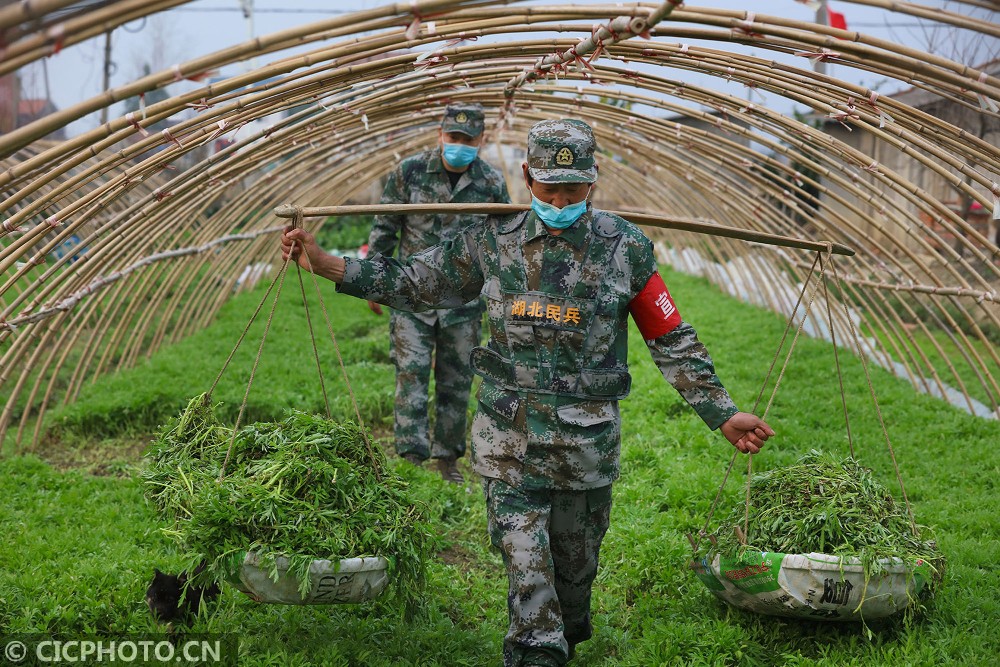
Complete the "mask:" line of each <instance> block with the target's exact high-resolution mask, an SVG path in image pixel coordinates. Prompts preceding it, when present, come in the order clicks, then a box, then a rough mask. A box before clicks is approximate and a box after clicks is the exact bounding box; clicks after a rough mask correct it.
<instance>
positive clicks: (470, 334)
mask: <svg viewBox="0 0 1000 667" xmlns="http://www.w3.org/2000/svg"><path fill="white" fill-rule="evenodd" d="M483 124H484V123H483V108H482V107H481V106H480V105H478V104H451V105H449V106H448V107H447V108H446V110H445V115H444V119H443V120H442V121H441V129H440V131H439V142H440V143H439V145H438V146H437V147H436V148H434V149H433V150H428V151H424V152H422V153H418V154H417V155H413V156H411V157H408V158H406V159H405V160H403V162H402V163H401V164H400V165H399V166H398V167H396V169H395V170H394V171H393V172H392V174H390V176H389V180H388V182H387V183H386V185H385V191H384V192H383V193H382V203H383V204H426V203H438V202H452V203H459V202H461V203H483V202H502V203H507V202H510V197H509V195H508V194H507V185H506V184H505V183H504V179H503V176H501V175H500V173H499V172H498V171H497V170H496V169H494V168H492V167H491V166H490V165H488V164H487V163H486V162H484V161H483V160H481V159H479V158H478V156H477V152H478V149H479V146H480V145H481V144H482V141H483ZM484 218H485V216H475V215H461V216H460V215H380V216H378V217H376V218H375V224H374V226H373V227H372V231H371V235H370V236H369V237H368V252H369V256H372V255H375V254H376V253H377V254H381V255H382V256H383V257H392V255H393V252H394V251H395V250H396V249H397V247H398V249H399V254H398V257H399V259H400V261H404V260H406V259H407V258H408V257H410V256H411V255H414V254H416V253H418V252H420V251H422V250H424V249H426V248H429V247H431V246H434V245H437V244H438V243H441V242H442V241H447V240H449V239H451V238H454V237H455V236H456V235H457V234H458V232H459V231H460V230H461V229H462V228H463V227H465V226H466V225H469V224H471V223H473V222H476V221H478V220H482V219H484ZM368 306H369V307H370V308H371V309H372V311H373V312H374V313H375V314H377V315H381V314H382V308H381V306H380V305H379V304H377V303H375V302H374V301H369V302H368ZM482 312H483V309H482V301H481V299H479V298H478V297H477V298H473V299H472V300H470V301H469V303H464V304H459V305H457V306H456V307H453V308H447V309H444V310H430V311H426V312H421V313H409V312H403V311H400V310H393V312H392V315H391V316H390V317H391V319H390V322H389V332H390V342H389V345H390V348H389V349H390V354H391V358H392V362H393V364H394V365H395V367H396V404H395V429H394V432H395V433H394V434H395V444H396V453H397V454H399V455H400V456H402V457H404V458H405V459H406V460H408V461H409V462H410V463H413V464H415V465H420V464H421V463H422V462H423V461H424V460H425V459H427V458H428V457H432V458H434V459H437V462H438V470H439V471H440V473H441V476H442V477H444V479H445V480H447V481H451V482H456V483H460V482H462V481H463V480H462V474H461V472H459V470H458V467H457V465H456V461H457V460H458V459H459V458H460V457H461V456H462V455H463V454H465V427H466V423H467V419H466V415H467V411H468V406H469V389H470V387H471V386H472V369H471V368H469V355H470V354H471V353H472V349H473V348H474V347H475V346H476V345H478V344H479V332H480V322H481V319H482ZM432 358H433V359H434V364H433V367H434V383H435V399H436V404H435V407H436V409H435V420H434V438H433V443H432V442H429V441H428V433H429V426H428V421H429V419H428V409H427V403H428V400H427V396H428V391H429V383H430V373H431V359H432Z"/></svg>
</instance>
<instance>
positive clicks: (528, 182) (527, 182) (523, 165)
mask: <svg viewBox="0 0 1000 667" xmlns="http://www.w3.org/2000/svg"><path fill="white" fill-rule="evenodd" d="M521 172H522V173H523V174H524V184H525V185H527V186H528V189H529V190H530V189H531V180H532V179H531V174H529V173H528V163H527V162H522V163H521Z"/></svg>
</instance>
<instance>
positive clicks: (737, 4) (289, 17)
mask: <svg viewBox="0 0 1000 667" xmlns="http://www.w3.org/2000/svg"><path fill="white" fill-rule="evenodd" d="M253 4H254V9H255V11H254V14H253V21H252V25H251V22H250V21H248V20H247V19H245V18H244V16H243V13H242V12H241V11H240V1H239V0H197V1H196V2H191V3H188V4H187V5H184V6H182V7H179V8H176V9H173V10H171V11H169V12H165V13H161V14H158V15H155V16H153V17H150V18H148V19H147V20H141V21H136V22H133V23H130V24H127V25H125V26H123V27H122V28H119V29H117V30H115V31H114V33H113V35H112V62H113V63H114V73H113V75H112V77H111V87H112V88H114V87H117V86H121V85H123V84H125V83H127V82H128V81H131V80H134V79H136V78H138V77H139V76H141V75H142V68H143V64H144V63H146V62H149V61H150V59H151V55H152V54H153V53H158V54H159V59H160V60H163V61H164V62H159V63H156V62H154V63H152V64H153V65H154V70H155V69H163V68H166V67H170V66H171V65H173V64H174V63H178V62H184V61H186V60H190V59H191V58H193V57H196V56H200V55H204V54H207V53H212V52H214V51H217V50H220V49H222V48H225V47H227V46H230V45H233V44H238V43H240V42H243V41H246V40H247V39H249V38H250V36H251V32H252V34H253V35H258V36H259V35H266V34H269V33H272V32H276V31H279V30H284V29H286V28H290V27H293V26H295V25H299V24H303V23H312V22H314V21H319V20H323V19H327V18H330V17H331V16H332V15H334V14H337V13H345V12H350V11H357V10H360V9H370V8H372V7H378V6H381V5H385V4H389V2H388V1H387V0H284V1H282V0H255V2H254V3H253ZM523 4H548V5H553V4H561V3H559V2H558V1H555V0H549V2H530V3H523ZM573 4H578V5H582V4H594V0H575V2H574V3H573ZM599 4H608V3H607V2H604V3H599ZM688 4H689V5H692V6H694V5H697V6H702V7H716V8H724V9H737V10H742V9H745V8H746V7H747V6H748V5H752V4H759V3H747V2H746V0H704V1H703V2H698V3H688ZM925 4H936V5H939V6H940V5H942V4H945V3H944V2H942V1H938V2H934V1H933V0H931V1H929V2H928V1H927V0H925ZM830 8H831V9H833V10H835V11H838V12H840V13H842V14H844V15H845V17H846V19H847V24H848V28H849V29H851V30H858V31H860V32H866V33H870V34H872V35H874V36H877V37H880V38H882V39H889V40H893V41H901V42H905V43H907V44H910V45H911V46H913V45H915V42H916V41H919V39H920V38H921V34H922V31H921V30H920V29H919V28H918V27H917V21H916V19H913V18H911V17H908V16H902V15H898V14H896V15H894V14H889V13H887V12H884V11H882V10H880V9H875V8H871V7H865V6H861V5H853V4H848V3H845V2H836V1H834V0H831V2H830ZM760 13H762V14H764V13H766V14H770V15H780V16H785V17H788V18H791V19H796V20H812V19H813V17H814V16H815V12H814V11H813V10H812V9H810V8H809V7H807V6H806V5H805V4H802V3H800V2H796V1H795V0H770V2H768V3H767V8H766V9H762V10H760ZM527 37H528V36H527V35H520V34H519V35H516V36H515V37H514V38H515V39H525V38H527ZM158 42H160V45H159V46H157V43H158ZM716 46H717V47H718V48H723V49H729V50H732V49H736V48H740V47H738V46H737V45H734V44H732V43H728V42H727V43H726V44H722V45H718V44H717V45H716ZM746 51H747V52H748V53H751V54H754V53H755V52H754V50H753V49H752V48H748V49H746ZM755 54H756V55H760V56H762V57H767V58H774V57H775V55H774V54H773V53H772V52H768V51H766V50H757V52H756V53H755ZM276 57H277V56H276V55H274V54H272V55H269V56H265V57H264V58H263V59H262V60H261V61H260V62H259V63H257V64H259V65H264V64H266V62H268V61H270V60H272V59H274V58H276ZM797 60H799V61H800V62H799V63H797V64H799V65H800V66H806V65H808V63H806V62H805V61H804V60H803V59H797ZM103 63H104V39H103V37H102V38H99V39H94V40H91V41H89V42H85V43H82V44H79V45H75V46H72V47H69V48H66V49H64V50H63V51H61V52H60V53H59V54H57V55H55V56H52V57H50V58H48V59H47V60H46V62H45V63H44V66H43V64H42V63H36V64H34V65H32V66H30V67H28V68H25V70H24V71H22V72H21V74H22V86H23V88H24V96H25V97H45V90H46V85H45V83H46V81H45V75H46V70H47V77H48V89H49V90H50V91H51V93H50V94H51V97H52V99H53V101H54V102H55V104H56V106H57V107H59V108H65V107H67V106H70V105H72V104H75V103H77V102H80V101H82V100H84V99H88V98H90V97H93V96H94V95H97V94H98V93H100V92H101V90H102V71H103ZM968 64H975V63H968ZM246 67H247V66H246V65H231V66H229V67H227V68H225V69H224V70H223V71H222V72H221V74H222V75H224V76H229V75H233V74H237V73H239V72H240V71H242V70H243V69H246ZM829 73H830V74H832V75H834V76H837V77H839V78H843V79H846V80H848V81H851V82H852V83H858V84H861V85H865V86H877V87H879V90H880V91H881V92H883V93H891V92H894V91H895V90H898V89H900V88H901V87H903V86H902V85H901V84H895V83H894V82H891V83H889V84H886V83H885V82H882V83H880V82H879V81H878V79H877V78H876V77H875V76H874V75H872V74H870V73H866V72H856V71H853V70H851V69H850V68H847V67H844V66H833V67H832V68H831V69H830V70H829ZM672 75H673V74H672ZM684 76H685V75H683V74H677V78H684ZM687 76H696V75H687ZM696 82H699V83H703V84H704V83H705V80H704V79H703V80H702V81H696ZM177 85H180V84H177ZM177 85H175V86H173V87H171V88H170V90H171V92H172V93H174V94H176V93H178V92H181V90H180V89H177ZM191 85H193V84H191ZM709 85H710V86H711V87H714V88H716V89H719V88H722V87H723V86H725V85H726V84H725V83H724V82H719V81H718V80H714V81H713V82H711V83H709ZM728 85H729V86H730V87H731V88H724V90H725V91H726V92H730V93H733V94H737V95H745V94H746V93H745V90H746V89H744V88H743V87H742V86H737V85H735V84H728ZM741 91H742V92H741ZM768 104H769V105H770V106H772V107H773V108H776V109H777V110H779V111H781V112H782V113H791V111H792V105H791V104H790V103H787V102H784V101H782V100H774V99H771V100H769V101H768ZM121 113H123V112H122V111H121V108H120V107H118V108H117V109H115V110H113V112H112V114H113V115H120V114H121ZM97 123H98V115H97V114H92V115H91V116H88V117H87V118H85V119H82V120H80V121H78V122H76V123H73V124H72V125H71V126H70V128H69V134H71V135H72V134H76V133H79V132H82V131H85V130H88V129H91V128H93V127H95V126H96V125H97Z"/></svg>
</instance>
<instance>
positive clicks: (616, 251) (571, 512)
mask: <svg viewBox="0 0 1000 667" xmlns="http://www.w3.org/2000/svg"><path fill="white" fill-rule="evenodd" d="M594 149H595V141H594V136H593V133H592V132H591V130H590V128H589V127H588V126H587V125H586V124H584V123H582V122H581V121H575V120H559V121H543V122H541V123H538V124H536V125H535V126H534V127H533V128H532V129H531V131H530V133H529V134H528V161H527V162H526V163H525V164H524V165H523V167H522V168H523V171H524V177H525V182H526V183H527V185H528V188H529V189H530V190H531V193H532V210H531V211H529V212H525V213H521V214H517V215H512V216H506V217H493V218H489V219H487V220H486V221H485V222H483V223H480V224H478V225H476V226H473V227H469V228H467V229H465V230H463V231H462V233H461V234H460V235H459V236H458V237H456V238H455V239H454V240H452V241H450V242H448V243H445V244H442V245H439V246H436V247H434V248H431V249H430V250H428V251H426V252H424V253H422V254H420V255H419V256H417V257H415V258H412V259H411V260H410V261H409V262H406V263H398V262H394V261H391V260H385V259H380V260H376V261H373V262H371V261H358V260H353V259H344V258H339V257H333V256H331V255H328V254H326V253H323V252H322V251H321V250H320V249H319V248H318V247H316V245H315V242H314V241H313V240H312V238H311V236H310V235H309V234H308V233H306V232H304V231H303V230H291V228H289V231H286V233H285V235H284V236H283V238H282V246H283V253H284V256H285V257H288V256H289V255H290V254H295V255H296V257H297V260H298V262H299V263H300V265H306V264H307V261H306V259H305V258H303V257H301V253H298V251H296V253H292V244H293V240H294V241H297V242H299V243H301V244H303V245H302V246H301V247H304V248H305V249H306V252H307V253H308V255H309V259H310V260H311V262H312V267H313V270H314V271H315V272H316V273H318V274H319V275H323V276H326V277H328V278H330V279H331V280H334V281H335V282H337V283H339V284H340V286H339V288H338V289H339V290H340V291H342V292H345V293H347V294H352V295H355V296H360V297H362V298H367V299H373V300H376V301H379V302H381V303H387V304H390V305H392V306H393V307H395V308H399V309H404V310H421V309H426V308H432V307H437V306H442V305H444V306H450V305H454V304H458V303H463V302H464V301H467V300H468V299H469V298H471V297H472V296H473V295H475V294H478V293H480V292H482V293H483V294H485V295H486V298H487V311H488V317H489V326H490V340H489V342H488V344H487V345H486V347H479V348H476V350H475V352H474V353H473V357H472V366H473V369H474V370H475V372H476V373H477V374H478V375H480V376H481V377H482V378H483V382H482V385H481V387H480V389H479V395H478V399H479V409H478V410H477V412H476V416H475V419H474V420H473V424H472V434H473V435H472V466H473V468H474V469H475V470H476V471H477V472H479V473H480V474H481V475H483V477H484V489H485V494H486V503H487V516H488V520H489V531H490V536H491V539H492V541H493V543H494V544H495V545H496V546H497V547H498V548H499V549H500V551H501V553H502V555H503V560H504V564H505V566H506V569H507V576H508V581H509V589H508V597H507V605H508V613H509V618H510V626H509V629H508V632H507V636H506V638H505V640H504V664H505V665H507V666H508V667H511V666H514V665H563V664H565V662H566V661H567V660H568V659H569V658H571V657H572V656H573V651H574V647H575V646H576V644H578V643H579V642H582V641H584V640H586V639H588V638H590V636H591V632H592V630H591V623H590V598H591V588H592V584H593V581H594V577H595V575H596V573H597V563H598V553H599V550H600V545H601V540H602V539H603V537H604V533H605V531H606V530H607V528H608V520H609V516H610V509H611V485H612V482H614V481H615V479H617V478H618V474H619V449H620V437H621V429H620V419H619V412H618V401H619V400H620V399H622V398H625V396H626V395H627V394H628V391H629V385H630V380H631V378H630V376H629V373H628V364H627V358H626V357H627V349H628V348H627V338H628V316H629V315H630V314H631V316H632V318H633V319H634V320H635V322H636V325H637V326H638V329H639V331H640V332H641V333H642V335H643V338H644V339H645V340H646V344H647V346H648V348H649V350H650V352H651V354H652V356H653V359H654V361H655V362H656V364H657V366H658V367H659V368H660V370H661V372H662V373H663V376H664V378H666V380H667V381H668V382H669V383H670V384H672V385H673V386H674V387H675V388H676V389H677V391H678V392H680V394H681V396H683V397H684V399H685V400H686V401H687V402H688V403H689V404H690V405H691V406H692V407H693V408H694V410H695V411H696V412H697V413H698V415H699V416H701V418H702V419H703V420H704V421H705V423H706V424H707V425H708V426H709V427H710V428H712V429H716V428H718V429H720V430H721V432H722V433H723V435H724V436H725V437H726V439H728V440H729V441H730V442H731V443H732V444H733V445H734V446H735V447H736V448H737V449H739V450H740V451H742V452H749V453H756V452H757V451H759V450H760V447H762V446H763V443H764V441H765V440H767V438H768V437H769V436H771V435H773V434H774V432H773V431H772V430H771V428H770V427H769V426H768V425H767V424H766V423H764V422H763V421H762V420H761V419H760V418H758V417H756V416H754V415H752V414H748V413H745V412H739V411H737V409H736V406H735V405H734V403H733V401H732V399H731V398H730V397H729V394H728V393H727V392H726V390H725V388H724V387H723V386H722V384H721V382H720V381H719V379H718V377H716V375H715V370H714V368H713V364H712V360H711V358H710V357H709V355H708V352H707V351H706V349H705V348H704V346H703V345H702V344H701V343H700V342H699V341H698V338H697V335H696V334H695V331H694V329H693V328H692V327H691V326H690V325H689V324H687V323H685V322H683V321H682V320H681V317H680V314H679V313H678V312H677V309H676V307H675V306H674V303H673V301H672V300H671V298H670V294H669V292H668V291H667V289H666V287H665V286H664V284H663V280H662V279H661V278H660V275H659V273H658V272H657V268H656V261H655V259H654V256H653V247H652V243H651V242H650V241H649V239H647V238H646V237H645V235H643V233H642V232H641V231H639V229H638V228H637V227H635V226H634V225H632V224H631V223H628V222H626V221H625V220H622V219H621V218H619V217H616V216H613V215H610V214H608V213H605V212H603V211H599V210H596V209H592V208H591V207H590V205H589V203H588V197H589V194H590V190H591V188H592V186H593V183H594V182H595V181H596V179H597V166H596V164H595V163H594Z"/></svg>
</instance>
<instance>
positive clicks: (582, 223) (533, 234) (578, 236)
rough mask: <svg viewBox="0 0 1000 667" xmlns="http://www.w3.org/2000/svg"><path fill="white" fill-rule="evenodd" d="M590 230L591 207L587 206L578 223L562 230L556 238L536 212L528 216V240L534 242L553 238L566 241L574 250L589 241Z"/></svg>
mask: <svg viewBox="0 0 1000 667" xmlns="http://www.w3.org/2000/svg"><path fill="white" fill-rule="evenodd" d="M588 229H590V206H587V210H586V212H584V214H583V215H581V216H580V217H579V218H578V219H577V221H576V222H574V223H573V224H572V225H570V226H569V227H567V228H566V229H564V230H562V233H561V234H560V235H559V236H555V235H554V234H553V233H552V232H550V231H549V230H548V227H546V226H545V223H543V222H542V221H541V220H539V219H538V216H537V215H536V214H535V212H534V211H532V212H531V215H529V216H528V227H527V234H528V235H527V237H526V238H527V240H528V241H532V240H534V239H536V238H539V237H543V236H551V237H552V238H559V239H565V240H567V241H569V242H570V243H572V244H573V247H574V248H581V247H583V244H584V241H586V240H587V230H588Z"/></svg>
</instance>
